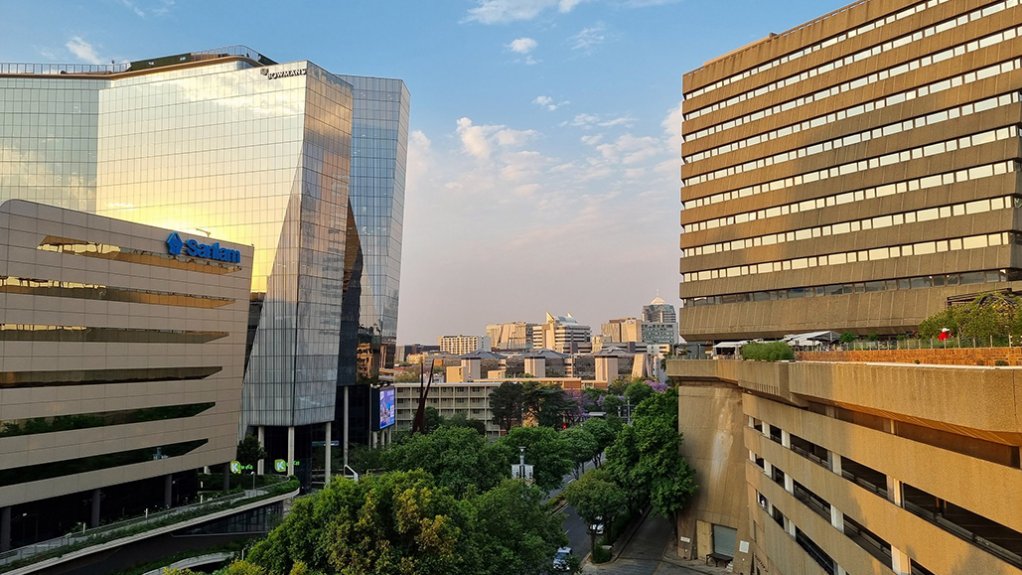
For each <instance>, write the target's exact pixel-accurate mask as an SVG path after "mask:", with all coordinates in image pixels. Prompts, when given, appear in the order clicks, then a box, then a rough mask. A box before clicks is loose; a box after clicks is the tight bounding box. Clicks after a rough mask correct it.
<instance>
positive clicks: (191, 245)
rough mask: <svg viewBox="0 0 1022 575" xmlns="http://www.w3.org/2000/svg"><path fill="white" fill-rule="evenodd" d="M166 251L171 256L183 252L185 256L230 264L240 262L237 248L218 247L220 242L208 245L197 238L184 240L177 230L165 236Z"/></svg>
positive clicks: (239, 253)
mask: <svg viewBox="0 0 1022 575" xmlns="http://www.w3.org/2000/svg"><path fill="white" fill-rule="evenodd" d="M167 253H169V254H170V255H172V256H178V255H181V254H182V253H184V255H186V256H191V257H195V258H205V259H207V260H216V261H218V262H228V263H232V264H240V263H241V252H240V251H238V250H232V249H230V248H222V247H220V242H216V243H214V244H212V245H210V244H202V243H199V241H198V240H187V241H184V240H182V239H181V236H180V235H178V233H177V232H171V234H170V235H169V236H167Z"/></svg>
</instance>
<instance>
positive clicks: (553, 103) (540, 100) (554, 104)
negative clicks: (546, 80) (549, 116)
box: [532, 96, 571, 112]
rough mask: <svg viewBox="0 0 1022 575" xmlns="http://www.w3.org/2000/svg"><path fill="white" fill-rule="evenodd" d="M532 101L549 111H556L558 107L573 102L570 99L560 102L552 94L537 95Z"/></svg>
mask: <svg viewBox="0 0 1022 575" xmlns="http://www.w3.org/2000/svg"><path fill="white" fill-rule="evenodd" d="M532 103H533V104H536V105H537V106H539V107H541V108H543V109H545V110H547V111H550V112H555V111H557V109H558V108H561V107H564V106H567V105H568V104H570V103H571V102H569V101H568V100H564V101H563V102H558V101H557V100H555V99H553V98H551V97H550V96H536V97H535V98H533V99H532Z"/></svg>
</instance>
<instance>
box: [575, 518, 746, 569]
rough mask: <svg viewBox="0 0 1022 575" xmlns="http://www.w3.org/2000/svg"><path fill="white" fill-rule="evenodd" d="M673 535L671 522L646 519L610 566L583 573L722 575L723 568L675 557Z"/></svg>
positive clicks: (598, 566)
mask: <svg viewBox="0 0 1022 575" xmlns="http://www.w3.org/2000/svg"><path fill="white" fill-rule="evenodd" d="M673 542H674V532H673V530H672V529H671V524H670V522H669V521H667V520H666V519H664V518H663V517H659V516H656V515H647V516H646V520H645V521H643V523H642V525H640V526H639V528H638V530H636V531H635V534H634V535H633V536H632V538H631V539H630V540H629V541H627V542H623V541H622V542H620V543H621V544H623V545H624V549H622V550H621V551H620V552H617V553H616V555H615V557H614V559H612V560H611V561H610V562H609V563H602V564H600V565H594V564H592V563H586V564H585V565H583V567H582V572H583V573H592V574H610V575H722V574H725V573H727V572H728V571H727V569H724V568H723V567H709V566H706V565H704V564H703V562H702V561H690V560H684V559H680V558H678V556H677V555H676V554H675V553H674V551H675V549H674V545H673Z"/></svg>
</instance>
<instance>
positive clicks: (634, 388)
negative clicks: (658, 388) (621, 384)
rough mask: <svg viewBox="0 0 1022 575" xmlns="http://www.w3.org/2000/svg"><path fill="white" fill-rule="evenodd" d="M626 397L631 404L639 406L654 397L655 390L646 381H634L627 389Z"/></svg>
mask: <svg viewBox="0 0 1022 575" xmlns="http://www.w3.org/2000/svg"><path fill="white" fill-rule="evenodd" d="M624 395H625V397H626V398H628V402H629V403H630V404H632V405H639V404H640V403H642V400H644V399H646V398H647V397H649V396H651V395H653V388H652V387H650V386H649V385H647V384H646V382H645V381H642V380H639V381H633V382H632V383H629V384H628V387H626V388H625V393H624Z"/></svg>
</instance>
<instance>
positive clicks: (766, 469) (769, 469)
mask: <svg viewBox="0 0 1022 575" xmlns="http://www.w3.org/2000/svg"><path fill="white" fill-rule="evenodd" d="M763 473H766V474H767V477H773V476H774V466H773V465H771V464H770V462H769V461H767V460H766V459H764V460H763Z"/></svg>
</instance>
